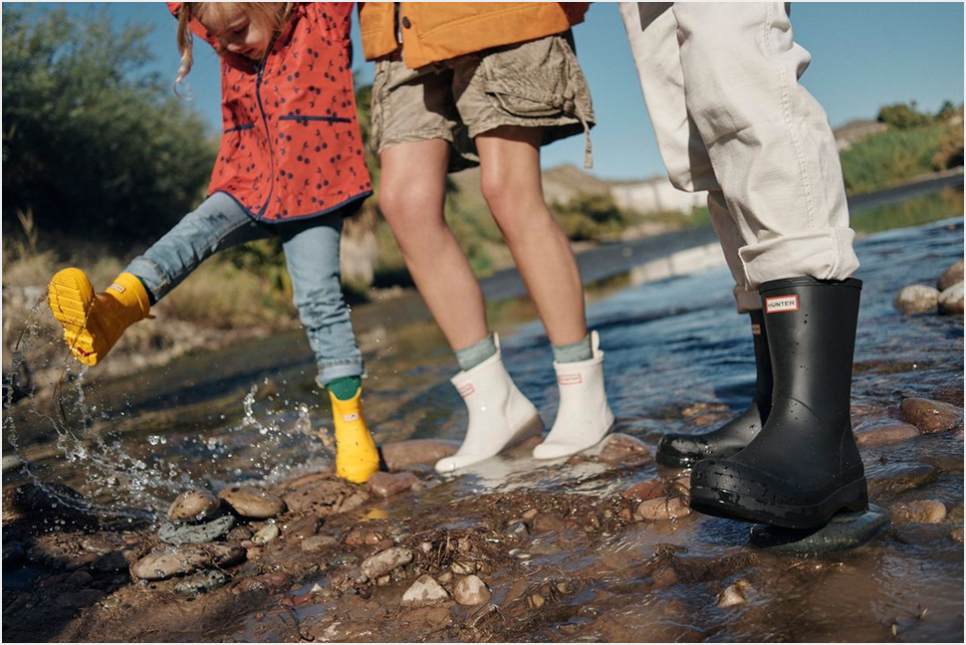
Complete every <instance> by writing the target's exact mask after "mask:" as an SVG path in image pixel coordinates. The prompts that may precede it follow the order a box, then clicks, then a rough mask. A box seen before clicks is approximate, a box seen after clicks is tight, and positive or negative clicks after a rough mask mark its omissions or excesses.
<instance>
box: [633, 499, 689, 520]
mask: <svg viewBox="0 0 966 645" xmlns="http://www.w3.org/2000/svg"><path fill="white" fill-rule="evenodd" d="M637 514H638V515H640V516H641V517H643V518H644V519H645V520H647V521H650V522H661V521H665V520H674V519H677V518H679V517H686V516H688V515H690V514H691V507H690V506H688V505H687V504H686V503H685V502H684V500H682V499H681V498H679V497H656V498H654V499H649V500H646V501H643V502H641V503H640V505H639V506H638V507H637Z"/></svg>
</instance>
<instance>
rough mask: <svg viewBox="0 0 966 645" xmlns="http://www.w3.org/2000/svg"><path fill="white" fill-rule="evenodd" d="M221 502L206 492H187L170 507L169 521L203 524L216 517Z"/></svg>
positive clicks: (178, 497)
mask: <svg viewBox="0 0 966 645" xmlns="http://www.w3.org/2000/svg"><path fill="white" fill-rule="evenodd" d="M220 505H221V502H219V501H218V498H217V497H215V496H214V495H212V494H211V493H209V492H208V491H206V490H201V489H196V490H186V491H185V492H183V493H181V494H180V495H178V496H177V497H176V498H175V500H174V501H173V502H171V506H170V507H168V519H169V520H171V521H172V522H202V521H204V520H207V519H210V518H212V517H214V515H215V514H216V513H217V512H218V508H219V506H220Z"/></svg>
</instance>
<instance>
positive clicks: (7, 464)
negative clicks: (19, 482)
mask: <svg viewBox="0 0 966 645" xmlns="http://www.w3.org/2000/svg"><path fill="white" fill-rule="evenodd" d="M23 465H24V461H23V459H21V458H20V457H19V456H17V455H4V456H3V459H2V466H3V472H5V473H6V472H13V471H15V470H20V468H21V467H22V466H23Z"/></svg>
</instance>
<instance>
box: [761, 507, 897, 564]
mask: <svg viewBox="0 0 966 645" xmlns="http://www.w3.org/2000/svg"><path fill="white" fill-rule="evenodd" d="M888 523H889V514H888V513H886V511H885V510H884V509H883V508H881V507H880V506H876V505H875V504H869V508H868V509H867V510H865V511H863V512H860V513H839V514H837V515H835V516H834V517H833V518H832V519H831V521H830V522H829V523H828V524H827V525H826V526H824V527H822V528H820V529H817V530H808V531H797V530H792V529H785V528H779V527H777V526H765V525H758V526H753V527H752V529H751V532H750V536H749V537H750V540H749V541H750V542H751V545H752V546H754V547H756V548H759V549H763V550H766V551H770V552H772V553H776V554H778V555H792V556H824V555H830V554H834V553H841V552H843V551H848V550H850V549H854V548H856V547H858V546H861V545H862V544H865V543H866V542H868V541H869V540H871V539H872V538H874V537H875V536H876V534H878V532H879V531H880V530H881V529H882V528H883V527H884V526H886V525H887V524H888Z"/></svg>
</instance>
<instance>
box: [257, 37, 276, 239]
mask: <svg viewBox="0 0 966 645" xmlns="http://www.w3.org/2000/svg"><path fill="white" fill-rule="evenodd" d="M275 38H276V36H273V37H272V40H271V41H269V43H268V49H266V50H265V55H264V56H263V57H262V60H261V61H259V63H258V76H256V78H255V98H256V99H257V100H258V110H259V112H261V114H262V123H264V124H265V139H266V140H267V141H268V161H269V167H270V168H271V173H270V175H269V184H268V197H267V198H266V199H265V203H264V204H263V205H262V208H261V210H259V211H258V219H259V220H260V219H262V218H263V217H264V216H265V211H266V210H268V206H269V204H271V203H272V194H273V193H274V192H275V181H276V179H275V148H274V146H273V145H272V132H271V130H270V129H269V127H268V116H267V115H266V114H265V106H263V105H262V92H261V89H262V72H263V71H265V63H266V61H268V56H269V54H271V52H272V47H274V46H275Z"/></svg>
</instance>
